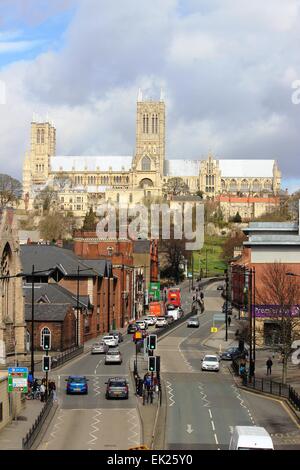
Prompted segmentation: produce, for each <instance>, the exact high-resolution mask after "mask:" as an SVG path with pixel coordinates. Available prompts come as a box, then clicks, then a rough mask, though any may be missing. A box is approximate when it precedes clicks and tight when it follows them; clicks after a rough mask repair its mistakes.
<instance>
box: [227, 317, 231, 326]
mask: <svg viewBox="0 0 300 470" xmlns="http://www.w3.org/2000/svg"><path fill="white" fill-rule="evenodd" d="M227 321H228V326H230V323H231V317H230V316H228V320H227Z"/></svg>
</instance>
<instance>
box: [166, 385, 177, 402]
mask: <svg viewBox="0 0 300 470" xmlns="http://www.w3.org/2000/svg"><path fill="white" fill-rule="evenodd" d="M167 389H168V395H169V396H168V398H169V400H170V403H169V406H173V405H174V404H175V403H176V402H175V400H173V397H174V394H173V391H174V390H173V388H172V384H171V382H169V381H167Z"/></svg>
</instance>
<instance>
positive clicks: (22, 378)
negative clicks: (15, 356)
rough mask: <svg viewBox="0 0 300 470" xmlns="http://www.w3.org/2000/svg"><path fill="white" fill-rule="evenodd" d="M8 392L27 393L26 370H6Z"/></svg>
mask: <svg viewBox="0 0 300 470" xmlns="http://www.w3.org/2000/svg"><path fill="white" fill-rule="evenodd" d="M8 392H9V393H11V392H23V393H27V392H28V368H27V367H9V368H8Z"/></svg>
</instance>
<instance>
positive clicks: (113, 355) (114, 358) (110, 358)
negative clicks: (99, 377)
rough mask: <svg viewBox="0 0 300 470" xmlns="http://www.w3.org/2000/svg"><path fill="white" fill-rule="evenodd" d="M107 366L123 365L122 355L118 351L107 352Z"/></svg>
mask: <svg viewBox="0 0 300 470" xmlns="http://www.w3.org/2000/svg"><path fill="white" fill-rule="evenodd" d="M105 364H122V354H121V352H120V351H119V350H117V349H111V350H110V351H107V353H106V356H105Z"/></svg>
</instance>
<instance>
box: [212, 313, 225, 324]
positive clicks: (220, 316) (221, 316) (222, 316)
mask: <svg viewBox="0 0 300 470" xmlns="http://www.w3.org/2000/svg"><path fill="white" fill-rule="evenodd" d="M215 321H223V322H225V313H215V314H214V316H213V322H215Z"/></svg>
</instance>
